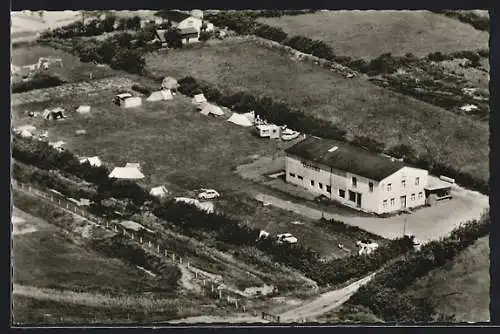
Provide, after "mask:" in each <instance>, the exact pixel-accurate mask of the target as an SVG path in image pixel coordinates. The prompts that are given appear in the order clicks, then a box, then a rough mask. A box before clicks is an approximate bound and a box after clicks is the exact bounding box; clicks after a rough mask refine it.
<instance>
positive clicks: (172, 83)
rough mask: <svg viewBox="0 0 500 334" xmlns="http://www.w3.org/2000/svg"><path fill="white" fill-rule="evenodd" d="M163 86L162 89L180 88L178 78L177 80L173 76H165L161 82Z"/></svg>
mask: <svg viewBox="0 0 500 334" xmlns="http://www.w3.org/2000/svg"><path fill="white" fill-rule="evenodd" d="M161 88H162V89H174V90H176V89H178V88H179V83H178V82H177V80H175V79H174V78H172V77H165V79H163V81H162V83H161Z"/></svg>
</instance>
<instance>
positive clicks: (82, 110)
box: [76, 106, 90, 114]
mask: <svg viewBox="0 0 500 334" xmlns="http://www.w3.org/2000/svg"><path fill="white" fill-rule="evenodd" d="M76 112H77V113H79V114H88V113H89V112H90V106H79V107H78V108H77V109H76Z"/></svg>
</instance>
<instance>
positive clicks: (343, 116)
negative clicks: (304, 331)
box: [147, 41, 489, 179]
mask: <svg viewBox="0 0 500 334" xmlns="http://www.w3.org/2000/svg"><path fill="white" fill-rule="evenodd" d="M147 64H148V67H149V69H150V70H151V71H152V72H154V73H157V74H161V75H171V76H174V77H178V78H179V77H183V76H186V75H192V76H193V77H195V78H198V79H203V80H206V81H209V82H211V83H213V84H214V85H216V86H217V87H219V88H221V89H222V90H223V91H226V92H236V91H250V92H251V93H253V94H255V95H256V96H271V97H274V98H275V99H278V100H282V101H284V102H286V103H288V104H289V105H291V106H293V107H296V108H299V109H301V110H303V111H304V112H305V113H308V114H310V115H312V116H315V117H318V118H322V119H326V120H329V121H331V122H332V123H338V124H339V125H340V126H341V127H342V128H345V129H346V130H347V131H348V134H349V135H350V136H353V135H363V136H369V137H371V138H373V139H375V140H378V141H380V142H384V143H385V144H386V146H387V147H391V146H394V145H396V144H398V143H406V144H410V145H411V146H413V147H414V148H415V149H417V151H418V152H419V153H420V152H424V153H425V152H429V154H430V155H431V156H432V157H433V159H434V161H437V162H441V163H446V164H449V165H451V166H453V167H454V168H458V169H460V170H462V171H465V172H468V173H470V174H472V175H474V176H477V177H480V178H482V179H487V178H488V177H489V168H488V154H489V150H488V127H487V125H485V124H480V123H478V122H476V121H473V120H470V119H468V118H466V117H459V116H457V115H455V114H453V113H451V112H448V111H445V110H443V109H441V108H438V107H435V106H432V105H430V104H427V103H424V102H420V101H418V100H415V99H412V98H410V97H407V96H404V95H401V94H397V93H394V92H391V91H389V90H388V89H384V88H381V87H377V86H375V85H373V84H371V83H369V82H367V81H366V79H364V78H362V77H359V78H352V79H345V78H344V77H342V76H339V75H337V74H334V73H331V72H329V71H327V70H325V69H323V68H319V67H318V66H315V65H310V64H304V63H298V62H295V61H293V60H291V59H289V58H287V57H285V56H283V55H281V54H279V53H278V52H276V51H274V50H270V49H267V48H264V47H261V46H258V45H256V44H254V42H250V41H245V42H226V43H219V44H217V45H212V46H208V45H207V46H204V47H203V46H201V47H200V46H197V47H194V48H190V49H182V50H175V51H169V52H168V53H167V54H152V55H150V56H148V57H147Z"/></svg>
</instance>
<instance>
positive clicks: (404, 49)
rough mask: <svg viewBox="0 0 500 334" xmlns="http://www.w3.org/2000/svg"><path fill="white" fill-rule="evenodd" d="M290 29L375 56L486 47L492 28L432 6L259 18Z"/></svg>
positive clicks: (340, 50) (354, 53)
mask: <svg viewBox="0 0 500 334" xmlns="http://www.w3.org/2000/svg"><path fill="white" fill-rule="evenodd" d="M258 21H259V22H262V23H266V24H269V25H271V26H275V27H280V28H282V29H283V30H284V31H285V32H286V33H288V34H289V35H291V36H293V35H300V36H305V37H309V38H312V39H317V40H322V41H324V42H326V43H328V44H329V45H331V47H332V48H333V51H334V53H335V54H337V55H340V56H350V57H354V58H365V59H372V58H375V57H378V56H380V55H381V54H384V53H388V52H390V53H392V54H393V55H401V56H402V55H405V54H406V53H413V54H414V55H416V56H419V57H423V56H426V55H428V54H429V53H432V52H436V51H441V52H443V51H445V52H453V51H462V50H476V49H479V48H487V47H488V33H487V32H484V31H479V30H476V29H474V28H473V27H472V26H470V25H468V24H466V23H462V22H460V21H458V20H455V19H453V18H449V17H445V16H444V15H439V14H435V13H431V12H428V11H374V10H367V11H358V10H355V11H346V10H342V11H326V12H323V11H320V12H317V13H312V14H304V15H294V16H282V17H272V18H259V19H258Z"/></svg>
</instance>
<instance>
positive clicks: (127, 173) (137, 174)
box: [109, 167, 144, 180]
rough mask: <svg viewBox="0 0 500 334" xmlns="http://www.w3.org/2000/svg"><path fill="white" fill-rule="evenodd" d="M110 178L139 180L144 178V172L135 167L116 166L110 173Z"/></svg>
mask: <svg viewBox="0 0 500 334" xmlns="http://www.w3.org/2000/svg"><path fill="white" fill-rule="evenodd" d="M109 178H110V179H125V180H137V179H143V178H144V174H142V173H141V171H140V170H139V169H137V168H135V167H115V169H113V170H112V171H111V173H110V174H109Z"/></svg>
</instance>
